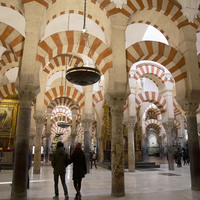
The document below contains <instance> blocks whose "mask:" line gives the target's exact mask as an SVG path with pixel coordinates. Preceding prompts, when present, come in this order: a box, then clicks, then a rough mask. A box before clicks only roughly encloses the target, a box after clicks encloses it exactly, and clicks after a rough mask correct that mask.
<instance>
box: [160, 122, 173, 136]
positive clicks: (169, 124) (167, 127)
mask: <svg viewBox="0 0 200 200" xmlns="http://www.w3.org/2000/svg"><path fill="white" fill-rule="evenodd" d="M162 124H163V127H164V129H165V131H166V133H167V134H170V133H171V130H172V129H173V128H174V119H168V121H166V122H163V123H162Z"/></svg>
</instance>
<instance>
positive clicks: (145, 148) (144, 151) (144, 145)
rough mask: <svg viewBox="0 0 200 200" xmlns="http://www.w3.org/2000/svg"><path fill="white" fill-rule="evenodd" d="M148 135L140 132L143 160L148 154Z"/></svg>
mask: <svg viewBox="0 0 200 200" xmlns="http://www.w3.org/2000/svg"><path fill="white" fill-rule="evenodd" d="M148 147H149V146H148V136H147V135H146V134H142V155H143V160H146V159H147V157H148V154H149V149H148Z"/></svg>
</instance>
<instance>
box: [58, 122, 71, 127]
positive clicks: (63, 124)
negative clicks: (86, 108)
mask: <svg viewBox="0 0 200 200" xmlns="http://www.w3.org/2000/svg"><path fill="white" fill-rule="evenodd" d="M57 126H58V127H60V128H67V127H69V126H70V123H68V122H57Z"/></svg>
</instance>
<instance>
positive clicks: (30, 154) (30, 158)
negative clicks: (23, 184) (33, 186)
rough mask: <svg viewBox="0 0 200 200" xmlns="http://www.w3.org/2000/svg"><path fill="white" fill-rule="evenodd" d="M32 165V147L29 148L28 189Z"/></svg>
mask: <svg viewBox="0 0 200 200" xmlns="http://www.w3.org/2000/svg"><path fill="white" fill-rule="evenodd" d="M31 165H32V152H31V150H30V149H28V174H27V175H28V177H27V189H29V185H30V178H29V170H30V168H31Z"/></svg>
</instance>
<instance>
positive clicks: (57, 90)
mask: <svg viewBox="0 0 200 200" xmlns="http://www.w3.org/2000/svg"><path fill="white" fill-rule="evenodd" d="M58 97H68V98H71V99H73V100H74V101H75V102H76V103H77V104H78V105H79V107H80V108H82V107H83V106H84V104H85V97H84V95H83V94H82V93H81V92H80V91H78V90H77V89H75V88H71V87H69V86H68V87H67V88H66V91H65V92H64V86H59V87H54V88H52V89H50V90H48V91H47V92H45V95H44V105H45V106H47V107H48V106H49V104H50V103H51V102H52V101H53V100H55V99H56V98H58Z"/></svg>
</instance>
